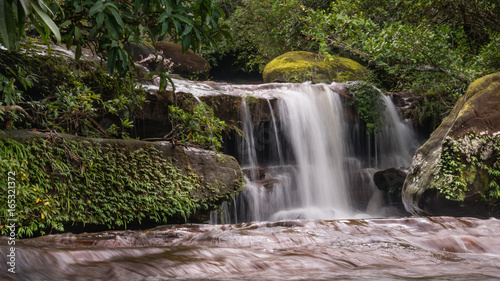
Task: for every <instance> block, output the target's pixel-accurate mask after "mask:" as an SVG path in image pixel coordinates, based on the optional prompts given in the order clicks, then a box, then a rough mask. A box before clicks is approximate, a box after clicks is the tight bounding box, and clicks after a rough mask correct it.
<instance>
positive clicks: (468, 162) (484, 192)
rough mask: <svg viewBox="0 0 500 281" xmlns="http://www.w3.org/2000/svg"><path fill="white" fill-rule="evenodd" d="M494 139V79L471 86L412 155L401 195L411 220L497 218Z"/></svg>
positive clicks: (499, 86) (497, 77)
mask: <svg viewBox="0 0 500 281" xmlns="http://www.w3.org/2000/svg"><path fill="white" fill-rule="evenodd" d="M499 136H500V73H495V74H491V75H488V76H485V77H483V78H480V79H478V80H476V81H474V82H473V83H472V84H471V85H470V86H469V88H468V90H467V92H466V94H465V95H464V96H462V97H461V98H460V99H459V100H458V102H457V104H456V105H455V107H454V108H453V110H452V111H451V113H450V114H449V115H448V116H447V117H446V118H445V119H444V120H443V122H442V123H441V125H440V126H439V127H438V128H437V129H436V131H434V133H433V134H432V135H431V137H430V138H429V140H428V141H427V142H426V143H425V144H424V145H423V146H422V147H421V148H420V149H419V150H418V151H417V152H416V154H415V156H414V158H413V162H412V165H411V168H410V171H409V173H408V176H407V178H406V181H405V183H404V186H403V191H402V195H403V202H404V204H405V207H406V209H407V210H408V211H409V212H411V213H412V214H415V215H452V216H477V217H490V216H497V217H498V216H500V208H498V205H499V204H498V203H500V200H499V199H498V198H499V197H500V194H497V193H498V190H497V189H496V188H495V186H498V184H499V183H500V178H499V177H498V176H495V174H496V173H497V172H499V167H500V151H498V150H499V149H498V147H499V143H500V140H499ZM488 171H490V172H488ZM495 171H496V172H495Z"/></svg>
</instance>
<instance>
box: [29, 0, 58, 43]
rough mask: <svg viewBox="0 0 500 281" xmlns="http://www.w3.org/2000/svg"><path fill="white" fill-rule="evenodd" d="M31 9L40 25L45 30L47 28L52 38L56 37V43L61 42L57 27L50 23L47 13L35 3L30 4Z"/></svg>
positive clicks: (52, 22)
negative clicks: (39, 20)
mask: <svg viewBox="0 0 500 281" xmlns="http://www.w3.org/2000/svg"><path fill="white" fill-rule="evenodd" d="M31 6H32V7H33V9H34V10H35V12H36V14H37V15H38V16H39V17H40V19H41V23H42V25H43V26H44V27H45V28H47V27H48V28H49V29H50V30H51V31H52V33H53V34H54V36H55V37H56V40H57V43H60V42H61V34H60V33H59V28H58V27H57V25H56V24H55V23H54V21H52V19H51V18H50V17H49V15H47V13H46V12H45V11H44V10H43V9H42V8H41V7H40V6H38V4H37V3H34V2H33V3H32V5H31Z"/></svg>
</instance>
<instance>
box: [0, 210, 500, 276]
mask: <svg viewBox="0 0 500 281" xmlns="http://www.w3.org/2000/svg"><path fill="white" fill-rule="evenodd" d="M0 245H2V247H1V252H2V255H1V256H0V262H1V264H2V269H3V270H2V272H0V280H496V279H499V280H500V221H499V220H495V219H491V220H479V219H472V218H451V217H433V218H400V219H367V220H335V221H321V220H319V221H282V222H256V223H244V224H234V225H178V226H165V227H158V228H154V229H150V230H147V231H107V232H100V233H92V234H78V235H74V234H60V235H49V236H45V237H39V238H34V239H25V240H17V243H16V249H17V260H16V272H17V273H16V274H11V273H8V272H7V271H6V269H5V264H6V262H7V260H6V254H4V253H7V246H6V245H7V240H6V239H5V238H1V239H0Z"/></svg>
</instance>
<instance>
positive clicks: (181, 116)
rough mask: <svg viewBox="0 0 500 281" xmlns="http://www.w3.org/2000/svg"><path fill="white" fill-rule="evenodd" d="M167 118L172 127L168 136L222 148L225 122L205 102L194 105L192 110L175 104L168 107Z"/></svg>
mask: <svg viewBox="0 0 500 281" xmlns="http://www.w3.org/2000/svg"><path fill="white" fill-rule="evenodd" d="M169 110H170V114H169V118H170V121H171V123H172V124H174V128H173V129H172V132H170V134H169V135H167V136H168V137H171V138H174V139H176V140H181V141H182V143H184V144H190V145H196V146H200V147H203V148H212V149H213V150H214V151H220V149H221V148H222V135H221V134H222V132H223V131H224V129H225V128H226V127H227V124H226V122H224V121H221V120H219V118H217V117H215V116H214V113H213V110H212V109H211V108H210V107H208V106H207V105H206V104H199V105H196V106H195V107H194V108H193V110H192V112H191V113H189V112H186V111H184V110H183V109H180V108H178V107H176V106H173V105H171V106H170V107H169Z"/></svg>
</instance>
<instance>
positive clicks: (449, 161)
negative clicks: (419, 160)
mask: <svg viewBox="0 0 500 281" xmlns="http://www.w3.org/2000/svg"><path fill="white" fill-rule="evenodd" d="M476 177H481V182H482V183H483V184H484V185H485V186H484V187H483V188H482V189H481V190H475V191H472V192H477V191H479V193H480V194H481V196H482V198H483V199H484V200H486V201H487V202H490V203H495V202H497V203H498V202H500V140H499V139H498V137H496V136H489V135H481V134H476V133H471V134H469V135H466V136H465V137H463V138H462V139H458V140H453V139H451V138H447V139H446V140H445V142H444V143H443V151H442V152H441V158H440V162H439V171H438V172H437V174H436V180H437V184H436V188H437V189H438V191H439V192H440V193H441V194H443V195H444V196H445V197H446V198H447V199H449V200H456V201H463V200H464V199H465V198H466V197H467V196H470V195H471V194H470V193H471V190H470V187H471V186H472V184H473V183H474V181H475V178H476Z"/></svg>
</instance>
